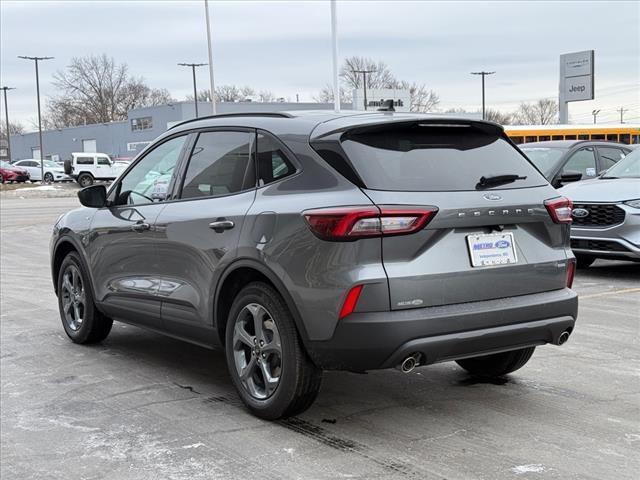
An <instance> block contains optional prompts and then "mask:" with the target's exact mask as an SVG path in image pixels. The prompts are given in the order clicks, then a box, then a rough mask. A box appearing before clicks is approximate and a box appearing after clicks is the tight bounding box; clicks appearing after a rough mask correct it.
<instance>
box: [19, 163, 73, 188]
mask: <svg viewBox="0 0 640 480" xmlns="http://www.w3.org/2000/svg"><path fill="white" fill-rule="evenodd" d="M13 166H16V167H20V168H23V169H25V170H26V171H27V172H29V175H30V177H31V181H32V182H33V181H36V182H40V181H42V171H41V169H40V160H37V159H35V158H27V159H25V160H18V161H17V162H15V163H13ZM65 180H71V177H69V176H68V175H67V174H65V173H64V168H63V167H62V165H58V164H57V163H56V162H53V161H51V160H45V161H44V181H45V183H53V182H63V181H65Z"/></svg>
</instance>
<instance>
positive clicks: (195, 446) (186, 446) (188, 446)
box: [182, 442, 205, 450]
mask: <svg viewBox="0 0 640 480" xmlns="http://www.w3.org/2000/svg"><path fill="white" fill-rule="evenodd" d="M204 446H205V445H204V443H202V442H198V443H194V444H192V445H184V446H183V447H182V449H183V450H187V449H189V448H200V447H204Z"/></svg>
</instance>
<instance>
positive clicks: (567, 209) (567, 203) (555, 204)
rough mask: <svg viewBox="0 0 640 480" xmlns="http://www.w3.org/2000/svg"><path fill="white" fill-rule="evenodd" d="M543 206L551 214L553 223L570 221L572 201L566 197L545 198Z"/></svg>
mask: <svg viewBox="0 0 640 480" xmlns="http://www.w3.org/2000/svg"><path fill="white" fill-rule="evenodd" d="M544 206H545V207H546V208H547V212H549V216H551V220H553V221H554V222H555V223H571V212H572V211H573V202H572V201H571V200H569V199H568V198H566V197H558V198H553V199H551V200H545V201H544Z"/></svg>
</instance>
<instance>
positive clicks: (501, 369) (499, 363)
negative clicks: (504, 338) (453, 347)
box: [456, 347, 536, 377]
mask: <svg viewBox="0 0 640 480" xmlns="http://www.w3.org/2000/svg"><path fill="white" fill-rule="evenodd" d="M535 349H536V347H529V348H523V349H521V350H513V351H511V352H502V353H494V354H493V355H484V356H482V357H473V358H465V359H463V360H456V363H457V364H458V365H460V366H461V367H462V368H464V369H465V370H466V371H467V372H469V373H470V374H471V375H477V376H479V377H500V376H502V375H506V374H508V373H511V372H515V371H516V370H518V369H519V368H522V367H523V366H524V365H525V364H526V363H527V362H528V361H529V359H530V358H531V355H533V352H534V350H535Z"/></svg>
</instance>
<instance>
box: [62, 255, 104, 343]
mask: <svg viewBox="0 0 640 480" xmlns="http://www.w3.org/2000/svg"><path fill="white" fill-rule="evenodd" d="M58 308H59V310H60V318H61V320H62V326H63V327H64V331H65V332H66V334H67V336H68V337H69V338H70V339H71V340H72V341H73V342H74V343H81V344H86V343H96V342H100V341H102V340H104V339H105V338H107V335H109V332H110V331H111V327H112V325H113V320H112V319H110V318H108V317H106V316H104V315H103V314H102V313H100V312H99V311H98V309H97V308H96V306H95V303H94V301H93V293H92V292H91V287H90V285H89V280H88V276H87V274H86V272H85V270H84V267H83V266H82V262H81V260H80V257H79V255H78V254H77V253H76V252H70V253H69V254H68V255H67V256H66V257H65V259H64V260H63V261H62V265H61V266H60V272H59V273H58Z"/></svg>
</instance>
